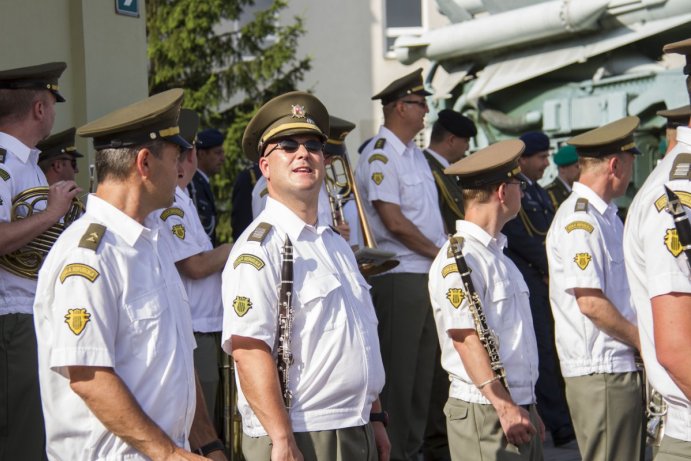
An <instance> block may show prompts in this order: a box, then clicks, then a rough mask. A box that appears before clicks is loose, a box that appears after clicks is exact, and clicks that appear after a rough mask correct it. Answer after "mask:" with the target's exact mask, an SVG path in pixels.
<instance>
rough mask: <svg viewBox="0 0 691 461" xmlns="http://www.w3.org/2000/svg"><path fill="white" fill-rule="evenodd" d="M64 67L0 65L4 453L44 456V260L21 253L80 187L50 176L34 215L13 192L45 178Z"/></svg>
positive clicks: (0, 455) (0, 451) (0, 431)
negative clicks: (38, 327) (39, 283)
mask: <svg viewBox="0 0 691 461" xmlns="http://www.w3.org/2000/svg"><path fill="white" fill-rule="evenodd" d="M65 67H66V65H65V63H64V62H53V63H48V64H41V65H37V66H30V67H22V68H18V69H10V70H4V71H0V179H1V180H0V259H1V260H2V262H0V287H1V288H0V382H2V383H3V384H2V385H0V408H2V409H3V412H2V414H1V416H0V459H32V460H37V459H44V458H45V432H44V429H43V416H42V414H41V399H40V393H39V387H38V374H37V366H38V363H37V358H36V335H35V333H34V326H33V316H32V306H33V303H34V295H35V294H36V272H37V270H38V267H39V266H40V262H39V263H38V264H36V261H35V253H34V250H30V251H31V253H32V256H30V259H29V266H32V265H35V267H34V269H33V270H30V271H26V270H24V269H26V265H25V264H22V263H21V261H22V260H24V261H26V259H25V258H26V256H24V257H22V254H23V252H24V251H27V250H29V247H28V245H29V244H31V243H32V242H33V241H34V240H36V239H37V238H38V237H40V236H41V235H42V234H43V233H44V232H46V231H47V230H48V229H49V228H50V227H51V226H53V225H54V224H56V223H57V222H58V221H59V220H60V219H61V218H62V216H63V215H64V214H65V213H66V212H67V211H68V209H69V208H70V205H71V203H72V199H73V198H74V197H75V196H76V195H77V194H78V193H79V192H81V189H79V188H78V187H77V185H76V184H75V182H74V181H69V180H68V181H59V182H57V183H55V184H53V185H52V186H50V188H49V189H48V192H47V194H45V193H44V194H42V195H43V196H44V197H46V196H47V200H43V201H39V202H38V203H37V206H36V210H34V211H36V212H35V213H32V214H31V216H27V214H28V211H29V210H28V207H24V206H21V207H18V208H16V209H15V210H16V211H14V212H13V200H14V199H15V197H17V196H18V195H20V194H21V193H22V192H25V191H28V190H30V189H34V188H36V187H47V186H48V182H47V181H46V177H45V175H44V174H43V172H42V171H41V169H40V168H39V167H38V164H37V162H38V156H39V150H38V149H37V148H36V145H37V144H38V142H39V141H41V140H42V139H44V138H46V137H47V136H48V135H49V134H50V132H51V130H52V129H53V121H54V119H55V103H56V102H61V101H64V100H65V99H64V98H63V97H62V95H61V94H60V93H59V92H58V78H59V77H60V75H62V73H63V71H64V70H65ZM41 211H42V212H41ZM20 218H23V219H20ZM17 261H19V262H20V263H19V265H17V264H16V262H17Z"/></svg>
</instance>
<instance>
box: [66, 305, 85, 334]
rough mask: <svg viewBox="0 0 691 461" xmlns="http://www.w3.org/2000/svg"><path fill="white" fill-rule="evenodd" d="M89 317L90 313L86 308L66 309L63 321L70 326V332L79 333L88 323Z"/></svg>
mask: <svg viewBox="0 0 691 461" xmlns="http://www.w3.org/2000/svg"><path fill="white" fill-rule="evenodd" d="M90 318H91V314H89V313H88V312H87V311H86V309H67V315H65V323H66V324H67V326H68V327H70V331H71V332H72V333H74V334H75V335H79V334H81V332H82V331H84V327H86V324H87V323H89V319H90Z"/></svg>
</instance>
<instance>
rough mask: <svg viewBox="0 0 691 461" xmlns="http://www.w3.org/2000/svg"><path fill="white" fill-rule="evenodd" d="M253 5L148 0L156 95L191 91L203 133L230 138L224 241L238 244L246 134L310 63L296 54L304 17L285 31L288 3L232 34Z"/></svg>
mask: <svg viewBox="0 0 691 461" xmlns="http://www.w3.org/2000/svg"><path fill="white" fill-rule="evenodd" d="M253 5H254V1H253V0H147V2H146V24H147V39H148V57H149V92H150V94H154V93H159V92H161V91H164V90H167V89H169V88H175V87H179V88H184V89H185V99H184V100H183V106H184V107H187V108H190V109H193V110H195V111H197V113H199V115H200V117H201V120H202V121H201V127H200V129H201V128H206V127H213V128H218V129H220V130H221V131H224V132H225V133H226V140H225V144H224V147H225V152H226V161H225V164H224V165H223V169H222V171H221V173H220V174H219V175H217V176H216V177H214V178H213V179H212V187H213V189H214V193H215V196H216V207H217V210H218V215H219V216H218V224H217V227H216V233H217V237H218V240H219V241H220V242H226V241H229V240H230V236H231V228H230V206H231V205H230V194H231V189H232V184H233V182H234V180H235V177H236V175H237V173H238V172H239V171H241V170H242V169H243V168H245V167H246V166H247V165H248V163H247V162H246V160H245V157H244V155H243V153H242V145H241V141H242V134H243V132H244V129H245V126H246V125H247V123H248V122H249V120H250V119H251V117H252V115H253V114H254V112H255V111H256V110H257V109H258V108H259V107H260V106H261V105H262V104H263V103H265V102H266V101H268V100H269V99H271V98H273V97H275V96H277V95H279V94H281V93H285V92H286V91H292V90H294V89H295V88H296V87H297V84H298V82H299V81H300V80H302V78H303V77H304V74H305V72H306V71H308V70H309V69H310V58H309V57H303V58H298V57H297V56H296V54H295V50H296V49H297V42H298V39H299V38H300V37H301V36H302V35H303V34H304V28H303V23H302V20H301V18H299V17H294V18H292V23H290V24H279V22H278V17H279V14H280V13H281V11H282V10H284V9H285V8H286V6H287V2H286V0H274V1H273V2H272V4H271V5H270V7H269V8H268V9H266V10H263V11H259V12H257V13H256V14H255V15H254V17H253V19H251V20H250V21H249V22H247V23H246V24H244V25H243V26H242V27H240V28H239V29H237V28H234V27H232V24H233V21H238V20H239V19H240V16H241V14H242V12H243V11H244V10H246V9H247V8H250V7H252V6H253Z"/></svg>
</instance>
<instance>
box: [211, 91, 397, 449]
mask: <svg viewBox="0 0 691 461" xmlns="http://www.w3.org/2000/svg"><path fill="white" fill-rule="evenodd" d="M328 132H329V114H328V113H327V111H326V108H325V107H324V105H323V104H322V103H321V102H320V101H319V100H318V99H317V98H316V97H314V96H312V95H310V94H308V93H303V92H291V93H286V94H283V95H281V96H278V97H276V98H274V99H272V100H271V101H269V102H268V103H266V104H265V105H264V106H262V107H261V108H260V109H259V111H258V112H257V113H256V114H255V116H254V117H253V118H252V120H251V121H250V123H249V125H247V128H246V129H245V133H244V136H243V139H242V146H243V151H244V153H245V155H246V156H247V157H248V158H249V159H250V160H251V161H258V163H259V167H260V168H261V171H262V174H263V175H264V177H265V178H266V179H267V185H268V189H269V197H268V198H267V203H266V207H265V208H264V210H263V211H262V212H261V214H260V215H259V216H258V217H257V219H256V220H255V221H254V222H253V223H252V224H251V225H250V226H249V227H248V228H247V230H246V231H245V232H244V233H243V234H242V235H241V236H240V239H239V240H238V241H237V242H236V243H235V245H234V246H233V250H232V251H231V253H230V258H229V259H228V264H226V268H225V270H224V271H223V305H224V320H223V336H222V337H223V348H224V350H225V351H226V352H228V353H229V354H230V353H232V355H233V358H234V360H235V364H236V368H235V370H236V379H237V382H238V385H239V388H240V392H239V399H238V402H239V403H238V405H239V408H240V413H241V414H242V415H243V418H242V424H243V432H244V436H243V441H242V449H243V454H244V456H245V459H247V460H248V461H255V460H261V461H263V460H266V459H269V458H271V459H282V460H283V459H285V460H303V459H305V460H308V461H309V460H319V461H322V460H323V461H327V460H334V459H344V460H346V459H347V460H351V459H352V460H370V461H373V460H376V459H379V460H386V459H388V451H389V442H388V438H387V435H386V429H385V424H386V415H385V413H382V410H381V405H380V403H379V397H378V396H379V392H380V391H381V389H382V387H383V385H384V369H383V366H382V362H381V356H380V353H379V349H378V348H377V330H376V323H377V320H376V317H375V313H374V308H373V306H372V302H371V300H370V297H369V291H368V288H369V285H367V282H365V280H364V279H363V277H362V275H360V272H359V271H358V268H357V264H356V262H355V258H354V256H353V252H352V250H351V249H350V247H349V246H348V244H347V243H346V242H345V241H344V240H343V239H342V238H341V237H340V236H339V235H338V234H336V232H334V230H333V229H332V228H331V227H330V226H328V225H326V223H323V222H321V220H320V219H318V217H317V213H318V210H317V208H318V200H319V191H320V189H321V188H322V185H323V183H324V155H323V142H324V141H325V140H326V134H325V133H328ZM279 286H280V287H282V288H281V295H279V292H278V290H277V287H279ZM277 325H280V326H277ZM276 357H277V358H276ZM277 362H278V363H277ZM277 369H278V372H277ZM279 374H280V378H279ZM370 421H372V424H368V423H369V422H370ZM375 443H376V445H375Z"/></svg>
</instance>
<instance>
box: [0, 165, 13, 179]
mask: <svg viewBox="0 0 691 461" xmlns="http://www.w3.org/2000/svg"><path fill="white" fill-rule="evenodd" d="M10 177H11V176H10V174H9V173H8V172H7V171H5V170H3V169H2V168H0V178H2V179H3V181H9V180H10Z"/></svg>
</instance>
